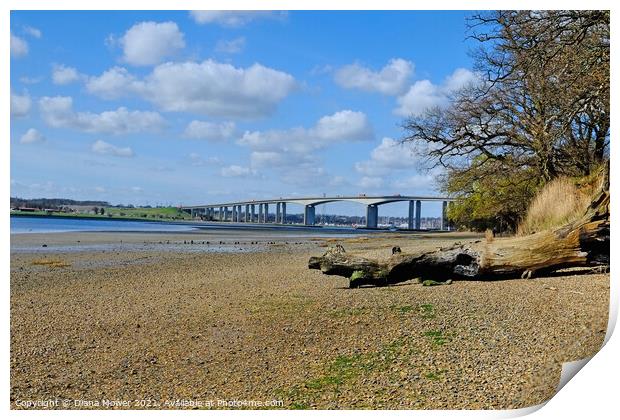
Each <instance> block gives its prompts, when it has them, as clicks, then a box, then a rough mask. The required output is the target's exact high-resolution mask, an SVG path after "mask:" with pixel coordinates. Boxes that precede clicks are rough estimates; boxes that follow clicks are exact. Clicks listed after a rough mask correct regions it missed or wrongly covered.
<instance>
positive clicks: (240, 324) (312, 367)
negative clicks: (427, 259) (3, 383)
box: [11, 232, 609, 409]
mask: <svg viewBox="0 0 620 420" xmlns="http://www.w3.org/2000/svg"><path fill="white" fill-rule="evenodd" d="M205 235H206V234H204V233H202V234H201V233H198V234H196V233H183V232H179V233H149V234H145V233H63V234H60V233H56V234H46V235H39V234H31V235H13V236H12V237H11V247H12V249H13V250H14V252H12V253H11V406H12V407H13V408H22V407H23V405H20V404H23V402H24V401H42V400H56V399H58V400H70V401H75V400H78V401H102V400H123V401H136V400H139V401H152V402H153V403H154V404H155V403H156V404H159V406H155V405H153V406H150V408H165V407H162V406H161V404H163V402H165V401H175V400H280V401H282V406H281V408H289V409H290V408H419V409H432V408H442V409H448V408H452V409H458V408H470V409H475V408H519V407H525V406H530V405H534V404H539V403H541V402H543V401H545V400H547V399H548V398H550V397H551V396H552V395H553V393H554V391H555V388H556V386H557V384H558V380H559V377H560V370H561V363H562V362H565V361H572V360H577V359H581V358H584V357H588V356H591V355H593V354H594V353H595V352H596V351H597V350H598V349H599V348H600V346H601V345H602V343H603V338H604V335H605V330H606V326H607V317H608V304H609V274H591V273H586V272H585V271H584V270H567V271H565V272H562V273H560V274H556V275H553V276H551V277H543V278H535V279H529V280H521V279H519V280H506V281H495V282H459V281H457V282H454V283H453V284H451V285H446V286H436V287H424V286H422V285H420V284H415V283H414V282H413V281H412V282H407V283H403V284H399V285H395V286H391V287H381V288H372V287H368V288H360V289H348V288H347V286H348V282H347V281H346V279H342V278H338V277H327V276H323V275H322V274H321V273H319V272H318V271H316V270H308V268H307V262H308V258H309V257H310V256H312V255H319V254H321V253H322V252H324V250H325V249H326V247H327V246H331V245H334V244H336V243H340V244H342V245H343V246H344V247H345V248H346V250H347V252H350V253H353V254H357V255H365V256H377V257H382V256H387V255H388V254H389V253H390V250H391V247H392V246H395V245H398V246H400V247H401V248H402V249H403V252H412V251H415V250H428V249H433V248H434V247H438V246H446V245H451V244H453V243H454V242H455V241H457V240H458V241H465V240H470V239H473V238H472V237H471V235H464V234H446V233H441V234H439V233H438V234H407V235H402V234H374V235H361V236H357V237H352V238H321V237H320V235H319V234H317V235H316V237H310V236H307V237H304V238H301V239H299V238H297V239H296V238H294V237H280V238H278V237H273V236H269V235H267V236H252V235H249V236H248V235H245V236H243V235H242V236H237V237H230V236H226V235H221V234H220V236H209V237H208V238H207V236H205ZM42 241H44V242H42ZM120 241H122V243H123V245H122V246H124V248H123V247H122V246H121V245H120ZM191 241H193V243H191ZM203 241H204V242H207V241H208V242H210V243H209V244H208V246H212V247H214V249H212V250H211V251H210V252H197V251H196V249H197V248H198V249H203V250H204V248H201V247H206V246H207V244H206V243H205V244H204V245H203V243H202V242H203ZM220 241H221V242H222V243H221V244H220ZM236 242H238V243H236ZM43 243H45V244H46V245H47V247H43V246H42V244H43ZM218 246H221V247H222V252H218V251H217V249H216V248H217V247H218ZM63 247H68V248H63ZM235 248H239V249H237V250H236V249H235ZM235 251H239V252H235ZM52 408H54V407H52ZM58 408H63V407H58ZM68 408H74V407H68ZM75 408H87V407H75ZM118 408H124V407H122V406H119V407H118ZM132 408H137V407H132ZM147 408H148V407H147ZM176 408H179V406H177V407H176Z"/></svg>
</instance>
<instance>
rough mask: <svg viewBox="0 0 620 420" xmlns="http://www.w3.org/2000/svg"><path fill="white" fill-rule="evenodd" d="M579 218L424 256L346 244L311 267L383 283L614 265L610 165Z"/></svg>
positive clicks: (354, 281) (357, 281)
mask: <svg viewBox="0 0 620 420" xmlns="http://www.w3.org/2000/svg"><path fill="white" fill-rule="evenodd" d="M602 178H603V179H602V181H601V183H600V185H601V186H600V188H599V189H598V190H597V192H596V193H595V194H594V196H593V199H592V202H591V203H590V205H589V206H588V208H587V210H586V211H585V213H584V214H583V216H582V217H580V218H579V219H578V220H576V221H574V222H571V223H568V224H566V225H564V226H562V227H560V228H557V229H554V230H549V231H545V232H539V233H535V234H532V235H527V236H517V237H511V238H498V239H493V240H486V241H482V240H481V241H476V242H472V243H469V244H457V245H455V246H452V247H449V248H440V249H438V250H436V251H431V252H426V253H421V254H406V253H400V252H393V255H392V256H391V257H390V258H388V259H387V260H384V261H377V260H372V259H367V258H362V257H357V256H353V255H350V254H347V253H346V252H345V250H344V248H343V247H342V246H340V245H338V246H336V248H332V249H329V250H328V251H327V252H326V253H325V254H324V255H322V256H320V257H311V258H310V261H309V262H308V267H309V268H311V269H317V270H321V271H322V272H323V274H327V275H336V276H343V277H348V278H349V279H350V287H359V286H361V285H365V284H368V285H376V286H383V285H388V284H394V283H400V282H403V281H407V280H410V279H415V278H420V279H432V280H435V281H438V280H448V279H449V280H459V279H460V280H494V279H502V278H515V277H521V278H524V277H527V278H530V277H532V276H533V275H537V274H538V275H540V274H544V273H550V272H553V271H555V270H559V269H562V268H569V267H593V266H603V265H609V252H610V251H609V235H610V225H609V167H607V170H606V171H604V174H603V177H602Z"/></svg>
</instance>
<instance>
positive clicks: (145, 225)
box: [11, 217, 369, 237]
mask: <svg viewBox="0 0 620 420" xmlns="http://www.w3.org/2000/svg"><path fill="white" fill-rule="evenodd" d="M197 230H218V231H223V232H225V231H237V232H239V231H262V232H263V233H265V234H275V235H278V236H290V237H295V236H311V235H316V234H317V233H319V232H320V234H321V236H340V237H345V236H355V235H360V234H368V233H369V232H368V231H363V230H357V231H356V230H355V229H352V228H347V227H319V226H313V227H310V226H294V225H287V226H274V225H268V224H267V225H257V224H251V225H248V224H244V223H240V224H231V223H226V224H220V223H217V222H215V223H200V224H191V223H174V222H169V223H166V222H140V221H125V220H114V219H111V220H108V219H77V218H76V219H70V218H66V219H64V218H57V217H11V233H49V232H84V231H86V232H190V231H197Z"/></svg>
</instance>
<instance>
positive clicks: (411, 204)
mask: <svg viewBox="0 0 620 420" xmlns="http://www.w3.org/2000/svg"><path fill="white" fill-rule="evenodd" d="M414 212H415V201H413V200H411V201H409V219H408V220H407V229H410V230H411V229H413V226H414V224H413V222H414V219H413V217H414Z"/></svg>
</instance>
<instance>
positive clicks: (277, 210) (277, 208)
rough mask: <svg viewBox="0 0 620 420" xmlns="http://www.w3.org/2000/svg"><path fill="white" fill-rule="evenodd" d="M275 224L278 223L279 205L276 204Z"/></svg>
mask: <svg viewBox="0 0 620 420" xmlns="http://www.w3.org/2000/svg"><path fill="white" fill-rule="evenodd" d="M275 222H276V223H280V203H276V220H275Z"/></svg>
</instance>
